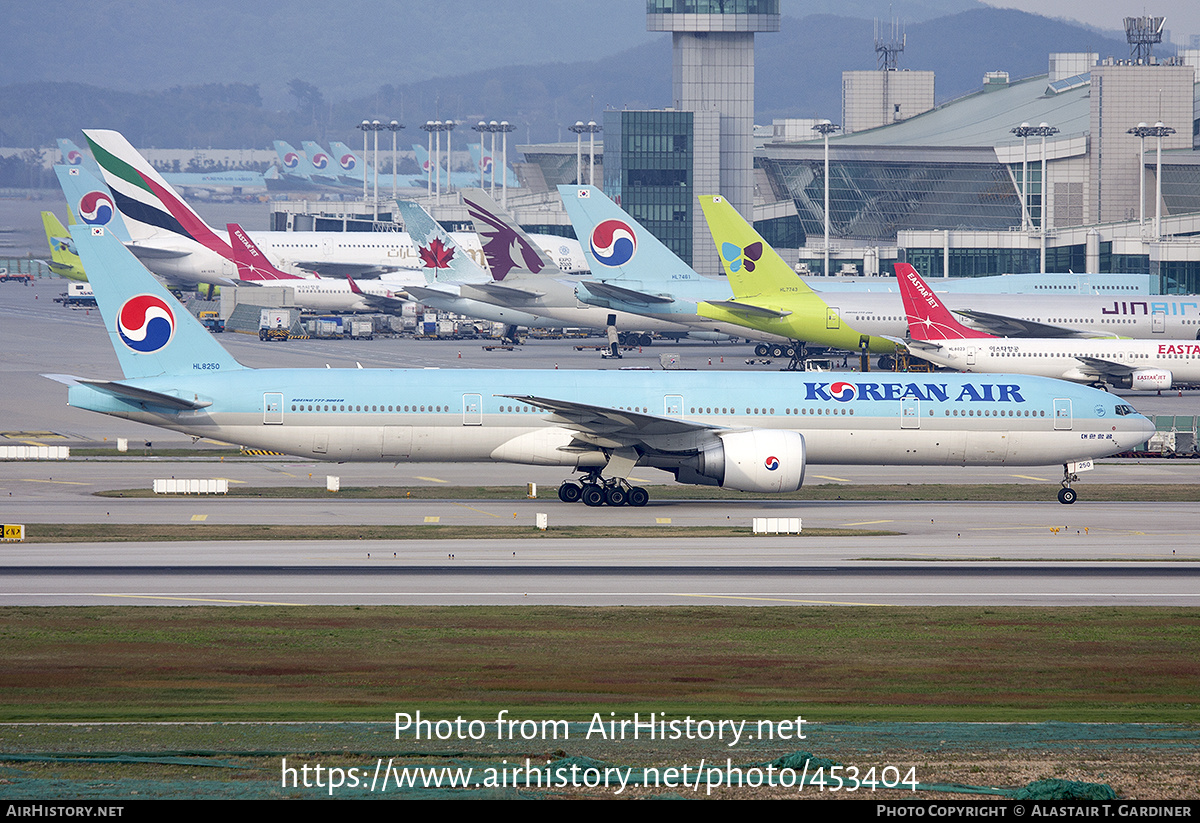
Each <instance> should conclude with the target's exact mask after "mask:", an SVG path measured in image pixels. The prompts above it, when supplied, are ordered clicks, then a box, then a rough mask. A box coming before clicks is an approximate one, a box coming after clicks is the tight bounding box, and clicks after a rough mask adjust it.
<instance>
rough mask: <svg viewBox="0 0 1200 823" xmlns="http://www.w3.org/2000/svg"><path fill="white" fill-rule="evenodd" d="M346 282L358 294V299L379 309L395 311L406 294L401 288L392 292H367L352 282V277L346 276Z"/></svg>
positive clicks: (402, 302) (401, 304) (402, 303)
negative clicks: (384, 293)
mask: <svg viewBox="0 0 1200 823" xmlns="http://www.w3.org/2000/svg"><path fill="white" fill-rule="evenodd" d="M346 282H347V283H349V284H350V291H352V292H354V293H355V294H357V295H358V299H360V300H362V301H363V302H364V303H366V304H367V305H368V306H370V307H372V308H375V309H380V310H381V311H396V309H398V308H400V307H402V306H403V305H404V302H405V297H406V296H407V295H406V294H405V292H404V290H403V289H395V291H394V293H389V294H386V295H383V294H368V293H367V292H365V291H363V290H362V289H360V288H359V287H358V284H357V283H355V282H354V278H353V277H347V278H346Z"/></svg>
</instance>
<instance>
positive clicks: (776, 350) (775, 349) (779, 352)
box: [771, 343, 783, 357]
mask: <svg viewBox="0 0 1200 823" xmlns="http://www.w3.org/2000/svg"><path fill="white" fill-rule="evenodd" d="M771 356H772V357H783V346H781V345H779V344H778V343H776V344H775V345H774V346H772V347H771Z"/></svg>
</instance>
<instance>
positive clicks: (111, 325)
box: [71, 225, 245, 378]
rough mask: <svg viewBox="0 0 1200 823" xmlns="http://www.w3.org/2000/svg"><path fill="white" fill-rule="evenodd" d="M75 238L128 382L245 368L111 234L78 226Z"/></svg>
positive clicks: (74, 234)
mask: <svg viewBox="0 0 1200 823" xmlns="http://www.w3.org/2000/svg"><path fill="white" fill-rule="evenodd" d="M71 238H72V239H73V240H74V241H75V248H76V250H78V252H79V258H80V259H81V260H82V261H83V266H84V268H85V269H86V270H87V273H88V279H89V281H90V282H91V284H92V290H93V291H94V292H95V293H96V303H97V305H98V306H99V307H100V315H101V317H103V318H104V325H105V328H107V329H108V336H109V338H110V339H111V341H112V345H113V349H114V350H116V353H117V360H118V361H119V362H120V364H121V371H122V372H123V373H124V374H125V376H126V377H127V378H135V377H157V376H159V375H189V374H195V373H197V372H213V371H229V370H231V369H243V368H245V366H243V365H242V364H241V363H239V362H237V361H236V360H234V359H233V356H232V355H230V354H229V352H227V351H225V349H224V348H222V347H221V345H220V344H219V343H218V342H217V341H216V340H215V339H214V338H213V336H212V334H210V333H209V331H208V330H207V329H205V328H204V326H202V325H200V321H199V320H197V319H196V318H195V317H193V316H192V315H191V312H189V311H188V310H187V309H186V308H185V307H184V306H183V305H181V304H180V302H179V301H178V300H176V299H175V298H174V296H172V295H171V293H170V292H169V291H167V290H166V289H165V288H163V286H162V285H161V284H160V283H159V282H158V281H157V280H155V279H154V277H153V276H151V274H150V272H148V271H146V267H145V266H143V265H142V264H141V263H139V262H138V261H137V258H135V257H134V256H133V254H132V253H130V251H129V250H128V249H126V248H125V246H123V245H122V244H121V242H120V241H119V240H118V239H117V238H116V237H115V236H114V235H113V233H112V232H111V231H109V230H108V229H105V228H102V227H100V226H84V225H78V226H72V227H71Z"/></svg>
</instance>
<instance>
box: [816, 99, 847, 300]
mask: <svg viewBox="0 0 1200 823" xmlns="http://www.w3.org/2000/svg"><path fill="white" fill-rule="evenodd" d="M840 128H841V126H839V125H838V124H837V123H831V122H829V121H828V120H822V121H821V122H820V123H817V125H815V126H813V131H815V132H819V133H820V134H821V136H822V137H823V138H824V139H825V271H824V272H823V274H824V275H825V276H826V277H828V276H829V135H831V134H833V133H834V132H835V131H837V130H838V129H840Z"/></svg>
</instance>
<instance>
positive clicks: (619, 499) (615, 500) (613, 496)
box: [604, 486, 629, 506]
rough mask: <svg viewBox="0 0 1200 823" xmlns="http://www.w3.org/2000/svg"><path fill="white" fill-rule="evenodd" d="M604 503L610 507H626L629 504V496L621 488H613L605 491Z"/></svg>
mask: <svg viewBox="0 0 1200 823" xmlns="http://www.w3.org/2000/svg"><path fill="white" fill-rule="evenodd" d="M604 502H605V503H607V504H608V505H610V506H624V505H625V504H626V503H627V502H629V494H628V493H627V492H626V491H625V490H624V489H623V488H621V487H620V486H612V487H611V488H608V489H606V490H605V492H604Z"/></svg>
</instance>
